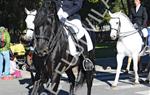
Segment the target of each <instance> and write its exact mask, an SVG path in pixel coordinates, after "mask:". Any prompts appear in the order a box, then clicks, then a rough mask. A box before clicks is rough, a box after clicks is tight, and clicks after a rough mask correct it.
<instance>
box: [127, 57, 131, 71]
mask: <svg viewBox="0 0 150 95" xmlns="http://www.w3.org/2000/svg"><path fill="white" fill-rule="evenodd" d="M131 61H132V58H131V57H128V63H127V68H126V73H128V72H129V71H130V65H131Z"/></svg>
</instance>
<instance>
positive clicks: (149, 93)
mask: <svg viewBox="0 0 150 95" xmlns="http://www.w3.org/2000/svg"><path fill="white" fill-rule="evenodd" d="M135 93H136V94H140V95H150V88H149V90H145V91H138V92H135Z"/></svg>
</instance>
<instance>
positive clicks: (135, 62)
mask: <svg viewBox="0 0 150 95" xmlns="http://www.w3.org/2000/svg"><path fill="white" fill-rule="evenodd" d="M137 55H138V54H137ZM137 55H136V54H135V55H133V66H134V68H133V69H134V73H135V83H136V84H138V83H139V76H138V56H137Z"/></svg>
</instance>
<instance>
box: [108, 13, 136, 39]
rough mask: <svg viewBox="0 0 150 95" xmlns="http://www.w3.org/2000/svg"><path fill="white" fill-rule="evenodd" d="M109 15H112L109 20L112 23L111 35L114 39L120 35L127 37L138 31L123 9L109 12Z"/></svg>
mask: <svg viewBox="0 0 150 95" xmlns="http://www.w3.org/2000/svg"><path fill="white" fill-rule="evenodd" d="M109 15H110V17H111V19H110V21H109V23H110V25H111V33H110V37H111V38H112V39H113V40H115V39H117V38H120V37H121V38H122V37H126V36H129V35H132V34H134V33H136V32H137V31H136V29H135V27H134V25H133V24H132V22H131V21H130V19H129V18H128V16H127V15H125V14H124V13H122V12H121V11H120V12H116V13H111V12H109Z"/></svg>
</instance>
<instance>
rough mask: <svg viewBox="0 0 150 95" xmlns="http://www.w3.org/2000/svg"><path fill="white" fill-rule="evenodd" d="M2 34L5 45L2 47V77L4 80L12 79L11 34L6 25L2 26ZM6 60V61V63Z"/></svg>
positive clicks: (0, 64)
mask: <svg viewBox="0 0 150 95" xmlns="http://www.w3.org/2000/svg"><path fill="white" fill-rule="evenodd" d="M0 32H1V34H3V35H2V36H1V41H2V40H3V42H1V43H0V44H1V45H2V44H4V46H2V47H0V77H1V79H3V80H10V79H12V78H13V77H12V76H11V75H10V54H9V50H10V35H9V33H8V30H7V29H6V28H5V27H0ZM4 62H5V63H4Z"/></svg>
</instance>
